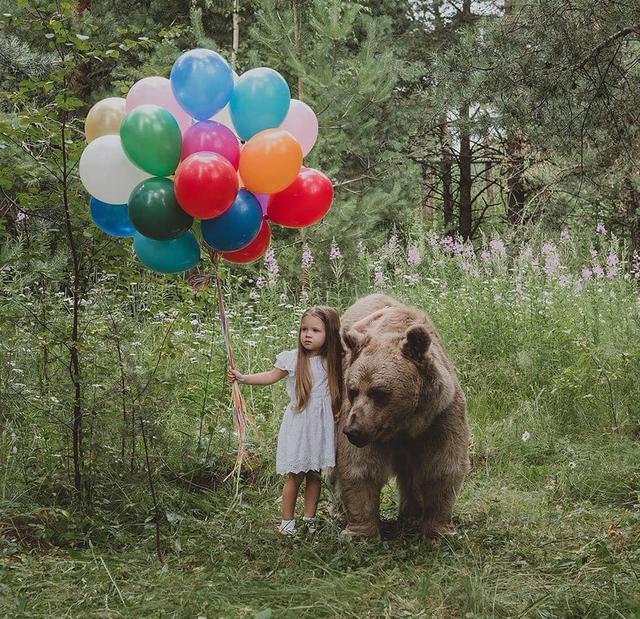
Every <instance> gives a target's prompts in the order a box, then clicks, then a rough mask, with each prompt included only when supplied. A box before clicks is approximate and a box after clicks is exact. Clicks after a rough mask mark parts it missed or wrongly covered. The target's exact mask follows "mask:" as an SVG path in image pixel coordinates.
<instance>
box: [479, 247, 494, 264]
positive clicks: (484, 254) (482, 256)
mask: <svg viewBox="0 0 640 619" xmlns="http://www.w3.org/2000/svg"><path fill="white" fill-rule="evenodd" d="M480 260H482V262H489V260H491V253H490V252H489V251H487V250H486V249H485V250H483V251H482V252H481V253H480Z"/></svg>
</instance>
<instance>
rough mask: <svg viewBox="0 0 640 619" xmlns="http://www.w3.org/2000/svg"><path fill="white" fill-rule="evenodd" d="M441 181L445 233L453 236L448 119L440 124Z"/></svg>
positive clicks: (451, 162)
mask: <svg viewBox="0 0 640 619" xmlns="http://www.w3.org/2000/svg"><path fill="white" fill-rule="evenodd" d="M439 134H440V180H441V181H442V214H443V217H444V232H445V234H452V233H453V231H454V230H455V223H454V220H453V206H454V205H453V193H452V191H451V167H452V166H453V159H452V157H451V148H450V145H449V127H448V124H447V121H446V119H443V120H442V121H441V123H440V131H439Z"/></svg>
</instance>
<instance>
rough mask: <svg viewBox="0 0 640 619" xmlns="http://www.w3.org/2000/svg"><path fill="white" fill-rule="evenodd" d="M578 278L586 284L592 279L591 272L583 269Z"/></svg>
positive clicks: (586, 268) (587, 268) (585, 268)
mask: <svg viewBox="0 0 640 619" xmlns="http://www.w3.org/2000/svg"><path fill="white" fill-rule="evenodd" d="M580 276H581V277H582V279H583V280H584V281H585V282H586V281H588V280H590V279H591V278H592V277H593V272H592V271H591V269H590V268H589V267H583V268H582V272H581V273H580Z"/></svg>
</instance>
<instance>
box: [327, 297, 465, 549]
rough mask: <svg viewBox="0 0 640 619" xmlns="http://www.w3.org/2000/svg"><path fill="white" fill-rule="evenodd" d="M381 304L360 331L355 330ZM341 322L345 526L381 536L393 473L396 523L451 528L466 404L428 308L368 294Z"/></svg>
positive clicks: (340, 455)
mask: <svg viewBox="0 0 640 619" xmlns="http://www.w3.org/2000/svg"><path fill="white" fill-rule="evenodd" d="M385 306H390V309H388V310H386V312H385V313H384V314H383V315H382V316H381V317H379V318H377V319H376V320H375V321H373V322H372V323H371V324H370V325H368V326H367V327H365V330H364V332H360V331H357V330H356V329H353V328H352V325H353V324H354V323H355V322H357V321H358V320H360V319H362V318H363V317H365V316H367V315H369V314H371V313H372V312H374V311H375V310H378V309H380V308H383V307H385ZM341 322H342V328H341V330H342V338H343V341H344V343H345V350H346V355H345V387H346V390H345V396H346V397H345V398H344V405H343V407H342V410H341V411H340V414H339V416H338V419H337V427H336V432H337V445H336V467H335V469H334V471H333V473H332V476H331V477H332V479H331V481H332V485H333V487H334V492H335V496H336V498H337V499H338V504H339V505H340V506H341V508H342V510H343V512H344V516H345V517H346V522H347V526H346V529H345V530H344V531H343V532H344V533H346V534H351V535H356V536H379V534H380V519H379V503H380V491H381V489H382V487H383V486H384V484H385V483H386V482H387V480H388V479H389V478H390V477H391V476H392V475H395V477H396V480H397V484H398V490H399V496H400V513H399V522H400V523H401V524H402V525H403V527H404V526H408V527H414V526H417V527H418V529H419V531H420V532H421V533H422V535H423V536H424V537H425V538H430V539H434V538H437V537H439V536H441V535H443V534H445V533H447V532H448V531H450V530H451V526H452V525H451V512H452V508H453V503H454V500H455V498H456V495H457V493H458V491H459V490H460V487H461V485H462V482H463V479H464V477H465V474H466V473H467V471H468V470H469V456H468V450H469V428H468V425H467V416H466V401H465V397H464V393H463V392H462V389H461V388H460V385H459V384H458V380H457V378H456V374H455V371H454V369H453V365H452V364H451V361H450V360H449V358H448V356H447V354H446V352H445V351H444V348H443V346H442V344H441V343H440V338H439V337H438V333H437V332H436V330H435V328H434V326H433V325H432V324H431V321H430V320H429V318H428V317H427V316H426V314H424V312H421V311H420V310H417V309H413V308H409V307H406V306H405V305H403V304H401V303H399V302H398V301H396V300H395V299H393V298H391V297H388V296H385V295H381V294H373V295H369V296H367V297H364V298H362V299H360V300H359V301H357V302H356V303H354V304H353V305H352V306H351V307H349V308H348V309H347V310H346V312H345V313H344V315H343V316H342V321H341Z"/></svg>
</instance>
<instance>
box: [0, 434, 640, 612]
mask: <svg viewBox="0 0 640 619" xmlns="http://www.w3.org/2000/svg"><path fill="white" fill-rule="evenodd" d="M548 438H549V437H548V436H547V437H541V440H542V444H540V445H538V444H537V443H538V440H539V438H538V437H536V436H535V435H532V437H531V438H530V439H529V440H528V441H527V442H526V444H521V443H522V440H521V439H520V438H515V439H513V440H514V441H518V442H516V443H514V444H512V445H510V446H509V445H508V441H507V440H506V439H501V440H500V441H496V443H495V444H493V445H487V444H486V443H485V445H484V448H483V449H482V451H475V452H474V458H473V460H474V468H473V471H472V473H471V475H470V477H469V479H468V480H467V483H466V484H465V486H464V490H463V492H462V494H461V496H460V499H459V501H458V503H457V507H456V515H455V518H456V522H457V526H458V534H457V535H456V536H455V537H451V538H447V539H446V540H443V541H442V542H441V543H439V544H437V545H430V544H426V543H424V542H422V541H421V540H419V539H417V538H415V537H405V538H397V537H396V538H392V539H387V540H384V541H347V540H343V539H341V537H340V535H339V531H340V529H339V526H338V525H337V523H335V522H334V521H333V520H331V518H330V517H329V515H328V501H327V500H326V493H325V495H324V496H325V499H323V502H322V503H321V506H320V518H321V526H320V529H319V531H318V532H317V533H316V535H315V536H313V537H308V536H303V535H301V536H299V537H298V538H296V539H283V538H281V537H280V536H278V534H277V533H276V531H275V524H276V520H277V510H278V505H277V501H276V498H277V496H278V491H279V486H278V483H277V479H276V478H275V477H272V476H271V475H269V474H264V475H262V476H258V477H257V479H256V482H255V483H254V485H253V487H252V488H249V487H244V488H243V490H242V493H241V495H240V496H239V497H238V498H237V499H234V495H233V492H232V489H231V488H229V487H224V488H221V489H218V491H216V492H208V491H207V492H195V493H194V492H192V491H189V490H186V491H185V490H184V489H183V488H178V487H176V486H175V485H174V484H170V483H169V482H164V483H163V484H162V492H163V493H164V500H165V501H166V502H168V501H171V502H172V504H173V507H174V509H177V510H178V511H177V512H172V513H171V514H170V515H169V518H170V521H171V522H172V523H173V524H171V525H169V524H167V525H165V527H164V533H163V546H164V548H165V550H166V556H165V562H164V563H160V562H159V561H158V560H157V559H156V557H155V555H154V552H153V548H154V547H153V531H152V527H150V525H149V523H147V524H146V525H144V524H142V523H138V524H136V523H131V530H130V532H128V533H127V534H126V535H122V536H121V537H120V538H119V539H120V541H119V544H118V545H117V546H118V547H117V548H116V547H114V546H115V544H113V543H103V544H100V543H99V542H98V543H97V544H96V543H94V542H91V541H89V540H90V539H91V538H92V537H94V538H97V539H98V540H100V533H99V531H97V530H94V531H93V532H92V531H91V530H89V532H88V534H85V536H84V539H85V541H86V543H85V544H84V547H73V546H75V545H77V543H78V540H79V539H82V537H83V536H81V535H79V533H78V531H73V530H71V535H68V536H67V537H66V538H65V536H64V535H61V536H60V535H59V536H58V538H57V539H55V540H54V541H55V542H56V545H54V544H53V543H52V539H51V538H49V537H47V536H45V537H44V538H43V539H41V540H40V542H39V543H35V542H34V540H33V539H32V545H31V549H29V548H28V547H29V545H28V544H19V543H10V542H7V541H5V545H4V548H3V551H4V553H3V557H2V559H1V562H0V566H1V567H0V569H1V576H2V577H1V578H0V612H1V613H2V614H3V615H4V616H21V617H42V616H51V617H61V616H73V617H105V616H106V617H142V616H144V617H151V616H158V617H174V616H175V617H197V616H206V617H254V616H260V617H266V616H273V617H401V616H406V617H419V616H425V617H432V616H434V617H519V616H521V617H609V616H611V617H614V616H616V617H633V616H636V615H637V613H640V580H639V573H640V550H639V549H640V526H639V525H640V505H638V502H639V499H638V487H639V481H640V448H639V447H638V445H637V444H636V443H635V442H634V441H630V440H625V439H623V438H621V437H618V436H614V435H609V436H603V437H600V439H599V440H594V439H593V438H592V440H590V441H588V442H582V443H578V442H575V441H573V442H572V441H569V440H564V441H563V440H558V443H560V445H558V446H556V449H551V448H550V446H549V445H548V444H544V440H545V439H548ZM505 449H507V450H509V451H508V452H507V453H508V454H510V455H511V456H512V457H510V458H505V455H506V454H505V453H504V452H503V450H505ZM612 454H618V457H616V458H613V457H612ZM569 457H570V458H571V459H569ZM534 462H535V464H534ZM395 498H396V497H395V489H394V487H393V486H392V485H389V486H387V487H386V488H385V491H384V496H383V504H382V508H383V517H393V514H394V511H395ZM63 518H64V517H63ZM77 518H80V515H79V514H74V513H71V514H69V515H68V522H69V526H70V525H71V524H72V523H73V522H74V520H75V519H77ZM33 520H34V521H36V520H37V518H34V519H33ZM54 520H55V517H51V516H50V519H49V521H48V522H47V523H46V524H45V525H41V526H44V528H45V531H46V530H47V529H48V530H49V534H50V531H51V530H53V529H54V528H55V526H54V524H53V521H54ZM42 521H43V520H42V514H40V522H42ZM95 522H96V521H94V527H95ZM114 524H115V523H114ZM32 525H33V522H32ZM28 530H29V525H28V524H25V523H24V522H23V523H22V535H24V533H25V531H28ZM134 531H135V533H134ZM68 532H69V531H67V533H68ZM13 537H14V538H15V535H14V536H13ZM6 539H7V536H5V540H6ZM103 539H104V536H103ZM70 546H71V547H70ZM260 613H262V614H260ZM269 613H272V615H269Z"/></svg>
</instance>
